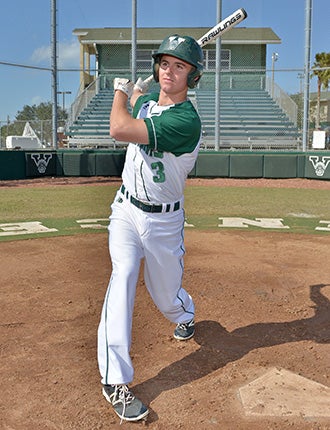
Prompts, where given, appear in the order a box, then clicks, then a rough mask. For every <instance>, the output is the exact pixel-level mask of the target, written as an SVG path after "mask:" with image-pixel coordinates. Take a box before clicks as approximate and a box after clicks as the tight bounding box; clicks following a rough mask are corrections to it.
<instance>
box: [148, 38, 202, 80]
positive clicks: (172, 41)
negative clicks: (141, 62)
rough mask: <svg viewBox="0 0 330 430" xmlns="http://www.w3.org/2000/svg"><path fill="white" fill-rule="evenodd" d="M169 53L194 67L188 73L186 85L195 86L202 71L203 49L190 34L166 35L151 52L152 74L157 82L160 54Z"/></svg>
mask: <svg viewBox="0 0 330 430" xmlns="http://www.w3.org/2000/svg"><path fill="white" fill-rule="evenodd" d="M164 54H166V55H171V56H172V57H176V58H180V60H183V61H185V62H186V63H189V64H191V65H192V66H194V67H195V69H194V70H193V71H191V72H190V73H189V75H188V81H187V84H188V87H189V88H195V86H196V85H197V83H198V81H199V80H200V78H201V76H202V73H203V51H202V48H201V47H200V46H199V45H198V43H197V42H196V40H195V39H193V38H192V37H190V36H179V35H178V34H173V35H172V36H168V37H166V38H165V39H164V40H163V42H162V43H161V45H160V47H159V49H158V51H157V52H156V54H153V59H154V64H153V74H154V79H155V81H156V82H159V62H160V58H161V56H162V55H164Z"/></svg>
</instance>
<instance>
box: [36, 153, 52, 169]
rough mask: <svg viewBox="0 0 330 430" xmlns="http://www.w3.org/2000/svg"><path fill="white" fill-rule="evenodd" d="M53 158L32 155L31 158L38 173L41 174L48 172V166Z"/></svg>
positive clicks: (43, 155)
mask: <svg viewBox="0 0 330 430" xmlns="http://www.w3.org/2000/svg"><path fill="white" fill-rule="evenodd" d="M52 157H53V155H52V154H41V153H39V154H31V158H32V160H33V161H34V163H35V165H36V166H37V169H38V172H39V173H41V174H42V173H45V172H46V169H47V166H48V164H49V162H50V160H51V159H52Z"/></svg>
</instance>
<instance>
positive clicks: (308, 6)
mask: <svg viewBox="0 0 330 430" xmlns="http://www.w3.org/2000/svg"><path fill="white" fill-rule="evenodd" d="M311 25H312V0H306V3H305V65H304V119H303V136H302V137H303V142H302V144H303V145H302V146H303V148H302V149H303V151H304V152H305V151H306V150H307V146H308V129H309V73H310V52H311Z"/></svg>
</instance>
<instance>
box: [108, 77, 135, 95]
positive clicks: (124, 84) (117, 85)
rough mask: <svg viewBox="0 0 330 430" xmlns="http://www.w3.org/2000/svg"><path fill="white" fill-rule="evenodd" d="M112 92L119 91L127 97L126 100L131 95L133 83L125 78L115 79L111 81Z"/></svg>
mask: <svg viewBox="0 0 330 430" xmlns="http://www.w3.org/2000/svg"><path fill="white" fill-rule="evenodd" d="M113 89H114V91H116V90H119V91H121V92H123V93H124V94H126V95H127V97H128V98H130V97H131V95H132V94H133V89H134V82H132V81H130V80H129V79H126V78H115V79H114V80H113Z"/></svg>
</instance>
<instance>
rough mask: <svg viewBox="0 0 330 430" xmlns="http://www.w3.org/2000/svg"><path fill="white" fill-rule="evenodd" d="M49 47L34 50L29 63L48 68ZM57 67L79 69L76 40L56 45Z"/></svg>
mask: <svg viewBox="0 0 330 430" xmlns="http://www.w3.org/2000/svg"><path fill="white" fill-rule="evenodd" d="M51 56H52V53H51V46H50V45H48V46H40V47H39V48H37V49H35V50H34V51H33V53H32V56H31V61H33V62H34V63H36V64H40V65H46V66H48V67H49V66H50V64H51ZM57 67H58V68H72V69H78V68H79V42H78V41H77V40H71V41H64V42H58V43H57Z"/></svg>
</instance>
